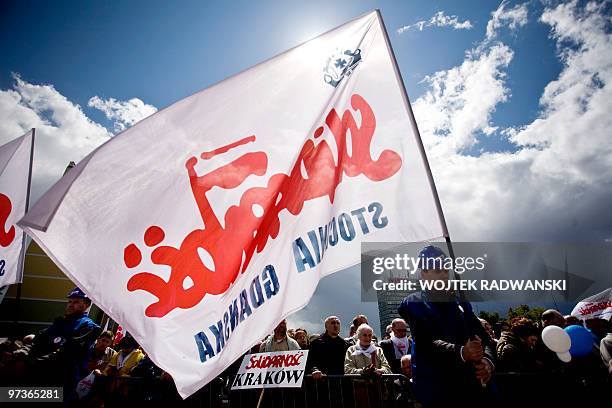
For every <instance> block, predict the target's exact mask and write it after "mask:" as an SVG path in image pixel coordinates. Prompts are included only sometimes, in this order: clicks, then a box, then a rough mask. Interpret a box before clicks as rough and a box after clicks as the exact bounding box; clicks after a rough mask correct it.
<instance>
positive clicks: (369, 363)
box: [344, 323, 391, 375]
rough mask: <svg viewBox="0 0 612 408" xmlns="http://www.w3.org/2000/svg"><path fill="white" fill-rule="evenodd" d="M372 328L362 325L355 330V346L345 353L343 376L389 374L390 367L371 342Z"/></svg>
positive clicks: (380, 350) (379, 350)
mask: <svg viewBox="0 0 612 408" xmlns="http://www.w3.org/2000/svg"><path fill="white" fill-rule="evenodd" d="M372 333H373V331H372V328H371V327H370V326H368V325H367V324H365V323H364V324H362V325H361V326H359V327H358V328H357V339H358V341H357V344H355V345H354V346H351V347H349V348H348V350H347V351H346V355H345V357H344V373H345V374H369V373H371V374H377V375H381V374H391V367H389V363H388V362H387V359H386V358H385V355H384V353H383V351H382V349H381V348H380V347H378V346H376V345H374V343H373V342H372Z"/></svg>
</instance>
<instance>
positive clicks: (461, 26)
mask: <svg viewBox="0 0 612 408" xmlns="http://www.w3.org/2000/svg"><path fill="white" fill-rule="evenodd" d="M425 27H452V28H453V29H455V30H469V29H471V28H472V27H473V26H472V23H471V22H470V21H469V20H465V21H459V17H457V16H455V15H452V16H447V15H446V14H444V12H443V11H438V12H437V13H436V14H434V15H433V16H432V17H431V18H430V19H429V20H427V21H426V20H422V21H417V22H416V23H414V24H411V25H407V26H404V27H401V28H399V29H398V30H397V33H398V34H402V33H404V32H406V31H408V30H412V29H418V30H419V31H423V28H425Z"/></svg>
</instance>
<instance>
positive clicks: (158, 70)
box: [0, 0, 612, 330]
mask: <svg viewBox="0 0 612 408" xmlns="http://www.w3.org/2000/svg"><path fill="white" fill-rule="evenodd" d="M374 8H379V9H380V10H381V13H382V16H383V19H384V21H385V24H386V26H387V29H388V31H389V36H390V39H391V43H392V46H393V48H394V51H395V53H396V56H397V59H398V63H399V66H400V70H401V72H402V75H403V77H404V81H405V85H406V88H407V90H408V94H409V96H410V98H411V101H412V103H413V107H414V110H415V116H416V119H417V122H418V124H419V127H420V129H421V133H422V135H423V140H424V143H425V146H426V149H427V152H428V155H429V158H430V163H431V166H432V171H433V173H434V177H435V179H436V183H437V186H438V189H439V192H440V196H441V201H442V205H443V208H444V211H445V214H446V217H447V221H448V223H449V228H450V232H451V235H452V236H453V238H454V239H455V240H474V241H489V240H490V241H504V240H505V241H529V240H534V241H558V240H573V241H576V240H577V241H585V240H586V241H589V240H593V241H598V242H601V241H603V240H610V239H612V216H611V215H610V212H609V208H608V207H609V203H610V202H612V150H611V147H610V145H611V144H610V143H609V142H610V136H611V130H612V119H610V115H609V112H610V111H611V106H610V105H611V101H612V99H611V97H610V96H611V95H610V94H611V91H610V84H609V82H610V80H612V54H611V53H612V52H611V51H610V50H611V48H610V44H611V43H612V41H611V38H610V20H609V15H610V2H605V1H603V0H594V1H566V2H561V1H549V0H542V1H537V0H532V1H504V2H497V1H484V0H479V1H359V2H357V1H333V2H330V1H309V2H293V1H283V2H274V1H257V2H253V1H227V2H222V1H207V2H204V1H181V2H178V3H175V2H166V1H130V2H120V1H106V2H77V1H72V2H68V1H55V2H43V1H4V2H2V3H1V4H0V38H1V39H2V41H0V50H1V51H0V55H2V58H1V59H0V143H5V142H6V141H8V140H10V139H12V138H14V137H16V136H18V135H20V134H22V133H24V132H25V130H26V129H28V128H31V127H34V126H35V127H37V128H38V129H40V135H41V137H40V138H39V140H38V142H37V149H39V151H41V152H45V154H44V155H41V161H40V162H39V163H37V164H36V165H35V170H34V187H33V188H34V191H33V196H34V199H36V198H37V197H39V196H40V195H41V194H42V192H44V191H45V190H46V189H47V188H48V187H49V186H50V185H51V184H52V183H53V182H54V181H56V180H57V178H58V177H59V175H60V174H61V172H62V170H63V168H64V166H65V164H66V163H67V162H68V161H69V160H75V161H78V160H79V159H81V158H82V157H83V156H84V155H85V154H87V153H88V152H89V151H91V150H92V149H93V148H95V147H96V146H97V145H99V144H100V143H102V142H104V141H105V140H107V139H108V138H109V137H112V135H113V134H115V133H116V132H118V131H120V130H122V129H124V128H126V127H128V126H131V125H133V124H134V123H136V122H137V121H138V120H139V119H142V118H144V117H146V116H147V115H149V114H151V113H153V112H154V111H155V110H156V109H161V108H163V107H165V106H168V105H169V104H171V103H173V102H175V101H177V100H179V99H181V98H183V97H185V96H187V95H190V94H192V93H194V92H196V91H198V90H200V89H202V88H205V87H207V86H210V85H212V84H214V83H216V82H218V81H220V80H222V79H224V78H226V77H228V76H231V75H232V74H235V73H237V72H239V71H241V70H244V69H246V68H248V67H250V66H252V65H254V64H256V63H258V62H260V61H263V60H265V59H268V58H270V57H272V56H274V55H276V54H278V53H280V52H282V51H284V50H286V49H288V48H291V47H293V46H296V45H298V44H300V43H302V42H304V41H306V40H308V39H310V38H312V37H314V36H316V35H318V34H320V33H322V32H324V31H327V30H329V29H332V28H334V27H336V26H338V25H340V24H342V23H343V22H346V21H348V20H350V19H352V18H355V17H357V16H359V15H361V14H363V13H366V12H368V11H370V10H372V9H374ZM606 16H607V17H606ZM578 106H580V107H582V109H577V108H576V107H578ZM42 156H44V159H43V158H42ZM358 280H359V279H358V276H357V272H356V271H355V270H353V271H352V272H343V273H340V274H337V276H332V277H330V278H328V279H326V280H325V281H323V282H322V284H321V285H320V287H319V290H318V292H317V295H315V298H314V299H313V301H312V302H311V305H309V307H308V308H307V309H305V311H303V312H300V313H298V315H297V316H296V317H295V320H294V321H295V324H299V325H304V326H306V327H308V328H311V329H313V330H314V329H315V328H316V327H317V326H318V325H319V324H320V323H319V320H318V319H319V318H320V317H322V316H325V315H327V314H330V313H338V314H339V315H340V316H341V317H342V319H343V320H344V321H345V322H346V321H348V320H349V318H351V317H352V315H353V314H355V313H357V312H358V311H365V312H366V313H367V314H369V315H370V316H371V317H372V318H373V319H372V320H373V322H374V323H376V320H377V319H376V317H374V315H375V314H376V309H375V307H374V306H373V305H364V304H360V303H359V301H358V288H356V287H355V288H353V289H355V290H354V291H352V289H350V288H349V289H347V291H346V294H345V296H346V298H347V301H346V302H343V303H344V305H343V307H342V308H341V309H342V310H334V307H335V308H337V307H338V306H337V302H336V301H334V302H333V303H332V302H330V301H329V299H331V297H330V296H328V295H329V294H330V293H332V292H333V291H334V290H335V288H337V287H338V285H341V282H346V281H354V282H357V281H358ZM352 293H354V294H355V295H354V297H353V295H351V294H352ZM334 300H335V299H334ZM357 309H359V310H357Z"/></svg>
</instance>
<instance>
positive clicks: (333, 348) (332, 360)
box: [308, 332, 350, 375]
mask: <svg viewBox="0 0 612 408" xmlns="http://www.w3.org/2000/svg"><path fill="white" fill-rule="evenodd" d="M349 347H350V344H349V343H348V342H347V341H346V340H344V339H343V338H342V337H340V336H338V337H335V338H332V337H331V336H330V335H328V334H327V332H325V333H323V334H322V335H320V336H319V338H317V339H315V340H314V341H313V342H312V343H310V351H309V352H308V366H309V370H308V371H309V372H313V371H316V370H319V371H321V372H322V373H324V374H329V375H342V374H344V356H345V354H346V350H347V349H348V348H349Z"/></svg>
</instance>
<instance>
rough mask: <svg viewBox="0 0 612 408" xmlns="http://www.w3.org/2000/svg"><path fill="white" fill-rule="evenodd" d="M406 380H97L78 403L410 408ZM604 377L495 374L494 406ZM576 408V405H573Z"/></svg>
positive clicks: (604, 388) (602, 386)
mask: <svg viewBox="0 0 612 408" xmlns="http://www.w3.org/2000/svg"><path fill="white" fill-rule="evenodd" d="M410 384H411V383H410V381H409V380H408V379H407V378H406V377H404V376H403V375H396V374H388V375H387V374H385V375H382V376H381V377H371V378H365V377H363V376H360V375H331V376H327V377H324V378H323V379H319V380H314V379H313V378H312V376H310V375H307V376H306V377H305V378H304V382H303V384H302V387H301V388H272V389H270V388H268V389H265V390H264V391H263V396H262V395H261V393H262V390H261V389H252V390H234V391H232V390H231V389H230V386H231V383H230V379H225V380H224V379H222V378H217V379H215V380H213V381H211V382H210V383H209V384H207V385H206V386H205V387H203V388H202V389H200V390H199V391H198V392H196V393H195V394H194V395H192V396H190V397H189V398H187V399H185V400H183V399H182V398H181V397H180V396H179V395H178V394H177V393H176V388H175V387H174V383H173V382H172V381H171V380H160V379H157V378H155V379H145V378H134V377H125V378H100V379H98V380H97V381H96V384H95V386H94V389H93V392H92V395H93V396H95V397H93V399H88V400H85V401H81V402H80V403H79V404H78V405H80V406H85V407H93V406H100V403H103V404H104V407H105V408H113V407H124V406H127V405H131V404H133V403H135V404H137V405H136V406H140V405H144V406H164V407H189V408H196V407H197V408H204V407H206V408H228V407H230V408H243V407H249V408H255V407H256V406H257V403H258V401H259V398H260V397H262V400H261V405H260V407H266V408H308V407H322V408H331V407H340V408H386V407H390V408H394V407H416V406H418V405H416V402H415V400H414V397H413V394H412V391H411V386H410ZM610 385H611V382H610V379H606V378H603V379H602V381H601V383H598V384H587V383H585V382H584V381H576V379H575V378H574V379H572V378H569V377H568V376H567V375H554V374H525V373H498V374H496V376H495V388H496V394H497V398H496V399H497V403H496V404H494V406H496V407H497V408H500V407H529V406H568V403H569V402H571V401H575V402H577V403H578V402H580V403H586V402H587V401H589V400H593V401H601V400H602V399H601V398H602V397H604V398H605V395H607V396H608V397H609V390H610V389H612V388H610ZM577 406H578V405H577Z"/></svg>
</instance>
